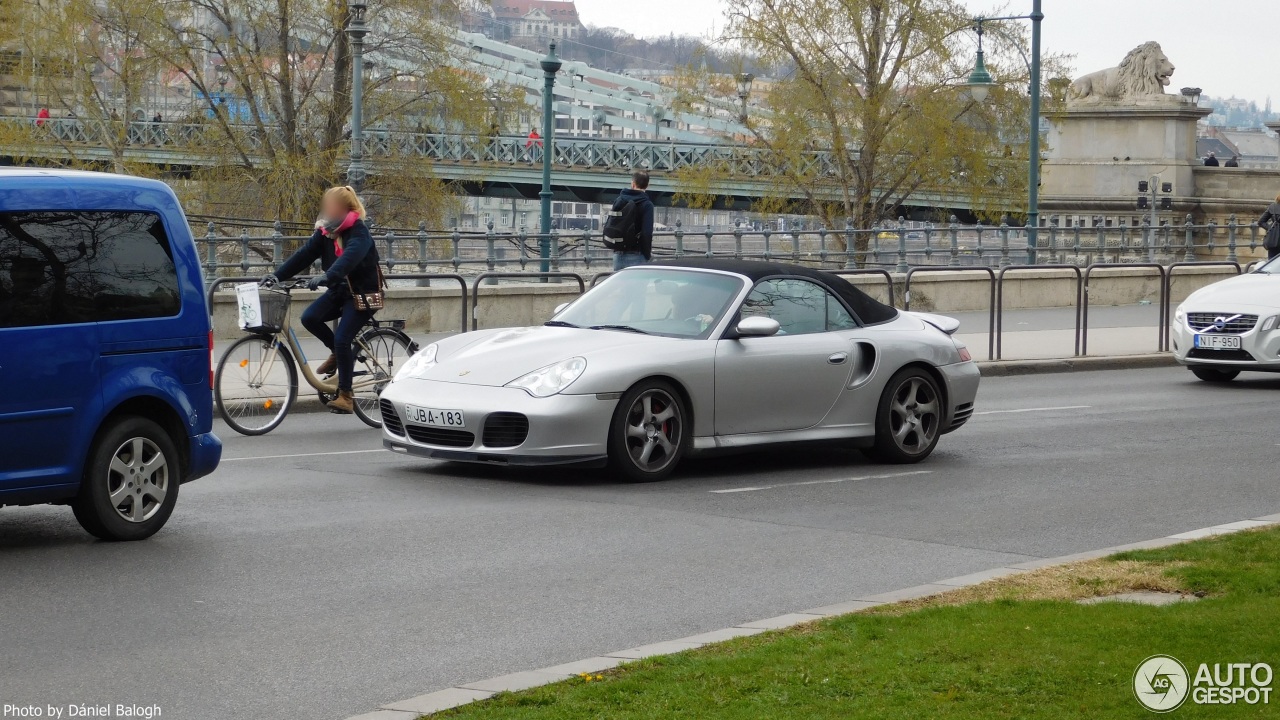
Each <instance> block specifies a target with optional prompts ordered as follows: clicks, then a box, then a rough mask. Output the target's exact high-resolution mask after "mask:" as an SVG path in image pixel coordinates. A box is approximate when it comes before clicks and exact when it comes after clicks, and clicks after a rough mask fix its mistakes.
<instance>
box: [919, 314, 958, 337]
mask: <svg viewBox="0 0 1280 720" xmlns="http://www.w3.org/2000/svg"><path fill="white" fill-rule="evenodd" d="M906 314H908V315H910V316H912V317H914V318H916V319H918V320H923V321H925V322H927V323H929V324H930V325H932V326H934V327H936V328H938V329H939V330H941V331H942V332H944V333H946V334H948V335H951V334H953V333H955V331H957V330H959V329H960V321H959V320H957V319H955V318H953V317H947V316H946V315H934V314H933V313H923V312H912V311H906Z"/></svg>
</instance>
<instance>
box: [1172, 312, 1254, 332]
mask: <svg viewBox="0 0 1280 720" xmlns="http://www.w3.org/2000/svg"><path fill="white" fill-rule="evenodd" d="M1218 318H1223V319H1226V318H1233V319H1231V320H1230V321H1228V322H1227V323H1226V325H1225V326H1223V328H1222V329H1221V330H1218V329H1217V327H1216V326H1215V322H1216V321H1217V319H1218ZM1257 324H1258V316H1257V315H1240V316H1236V313H1187V325H1188V326H1190V328H1191V329H1192V330H1194V331H1196V332H1198V333H1209V332H1212V333H1224V334H1227V335H1239V334H1241V333H1247V332H1249V331H1250V330H1252V329H1253V326H1255V325H1257Z"/></svg>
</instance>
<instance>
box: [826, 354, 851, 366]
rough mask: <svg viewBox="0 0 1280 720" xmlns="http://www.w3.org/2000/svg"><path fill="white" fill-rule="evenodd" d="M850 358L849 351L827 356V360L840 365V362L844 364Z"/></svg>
mask: <svg viewBox="0 0 1280 720" xmlns="http://www.w3.org/2000/svg"><path fill="white" fill-rule="evenodd" d="M848 359H849V353H844V352H838V353H835V354H834V355H832V356H831V357H829V358H827V362H828V363H829V364H831V365H840V364H843V363H844V361H845V360H848Z"/></svg>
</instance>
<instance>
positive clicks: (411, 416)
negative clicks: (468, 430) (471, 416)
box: [404, 405, 467, 428]
mask: <svg viewBox="0 0 1280 720" xmlns="http://www.w3.org/2000/svg"><path fill="white" fill-rule="evenodd" d="M404 419H405V420H408V421H409V422H411V423H413V424H415V425H430V426H431V427H443V428H464V427H466V426H467V419H466V418H465V417H463V416H462V411H461V410H441V409H439V408H427V407H418V406H417V405H405V406H404Z"/></svg>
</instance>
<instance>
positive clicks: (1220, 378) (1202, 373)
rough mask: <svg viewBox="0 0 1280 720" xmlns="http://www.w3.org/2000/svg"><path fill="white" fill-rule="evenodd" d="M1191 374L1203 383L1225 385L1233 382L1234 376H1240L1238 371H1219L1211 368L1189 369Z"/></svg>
mask: <svg viewBox="0 0 1280 720" xmlns="http://www.w3.org/2000/svg"><path fill="white" fill-rule="evenodd" d="M1191 374H1192V375H1195V376H1196V377H1198V378H1200V379H1201V380H1203V381H1205V382H1211V383H1225V382H1231V381H1232V380H1235V379H1236V376H1237V375H1239V374H1240V371H1239V370H1219V369H1218V368H1211V367H1193V368H1191Z"/></svg>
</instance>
